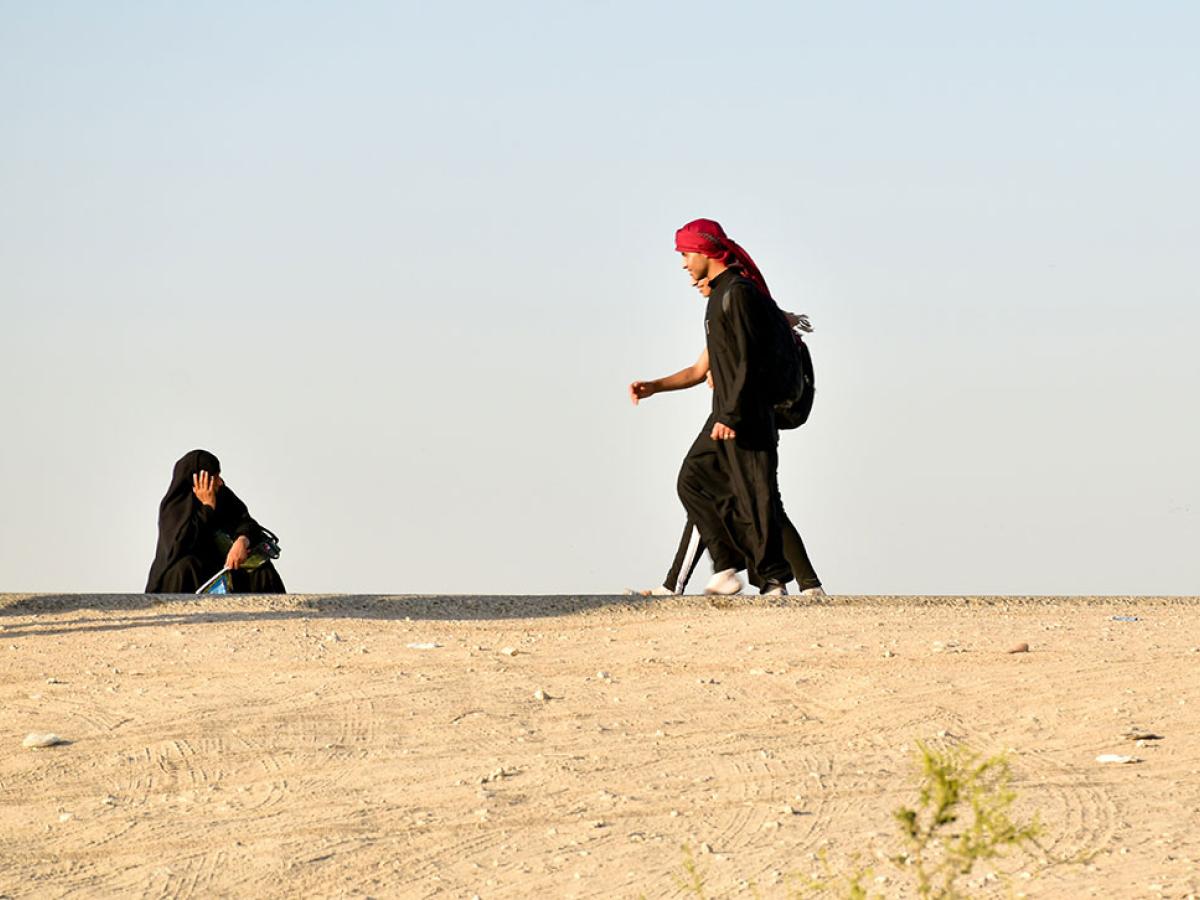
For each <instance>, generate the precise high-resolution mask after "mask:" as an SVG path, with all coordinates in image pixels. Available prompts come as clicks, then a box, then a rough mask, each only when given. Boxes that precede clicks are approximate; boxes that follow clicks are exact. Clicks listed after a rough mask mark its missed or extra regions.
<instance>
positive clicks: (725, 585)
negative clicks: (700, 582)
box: [704, 569, 742, 596]
mask: <svg viewBox="0 0 1200 900" xmlns="http://www.w3.org/2000/svg"><path fill="white" fill-rule="evenodd" d="M741 592H742V579H740V578H738V574H737V569H723V570H721V571H720V572H717V573H715V574H714V575H713V577H712V578H710V579H708V584H706V585H705V586H704V593H706V594H722V595H724V596H729V595H731V594H740V593H741Z"/></svg>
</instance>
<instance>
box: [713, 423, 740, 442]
mask: <svg viewBox="0 0 1200 900" xmlns="http://www.w3.org/2000/svg"><path fill="white" fill-rule="evenodd" d="M710 437H712V439H713V440H714V441H732V440H733V439H734V438H735V437H737V432H736V431H734V430H733V429H732V428H730V427H729V426H728V425H723V424H722V423H720V422H718V423H717V424H716V425H714V426H713V430H712V434H711V435H710Z"/></svg>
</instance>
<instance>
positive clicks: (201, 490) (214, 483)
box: [192, 469, 225, 509]
mask: <svg viewBox="0 0 1200 900" xmlns="http://www.w3.org/2000/svg"><path fill="white" fill-rule="evenodd" d="M224 484H225V482H224V481H223V480H222V479H221V476H220V475H210V474H209V473H208V472H206V471H204V470H203V469H201V470H200V471H199V472H197V473H195V474H194V475H192V493H193V494H195V495H196V499H197V500H199V501H200V502H201V503H203V504H204V505H205V506H207V507H208V508H209V509H216V508H217V491H219V490H221V487H222V485H224Z"/></svg>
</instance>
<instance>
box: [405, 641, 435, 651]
mask: <svg viewBox="0 0 1200 900" xmlns="http://www.w3.org/2000/svg"><path fill="white" fill-rule="evenodd" d="M440 646H442V645H441V644H436V643H434V642H433V641H416V642H415V643H412V644H409V645H408V649H409V650H436V649H437V648H438V647H440Z"/></svg>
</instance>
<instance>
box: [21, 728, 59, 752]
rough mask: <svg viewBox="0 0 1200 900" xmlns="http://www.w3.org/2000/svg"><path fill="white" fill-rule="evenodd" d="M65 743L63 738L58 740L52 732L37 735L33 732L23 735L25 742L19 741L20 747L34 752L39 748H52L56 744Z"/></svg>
mask: <svg viewBox="0 0 1200 900" xmlns="http://www.w3.org/2000/svg"><path fill="white" fill-rule="evenodd" d="M65 743H67V741H66V740H64V739H63V738H60V737H59V736H58V735H57V734H54V733H52V732H47V733H45V734H39V733H38V732H36V731H35V732H31V733H30V734H27V735H25V740H23V741H21V746H22V747H26V748H28V749H30V750H36V749H38V748H40V747H54V746H57V745H58V744H65Z"/></svg>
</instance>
